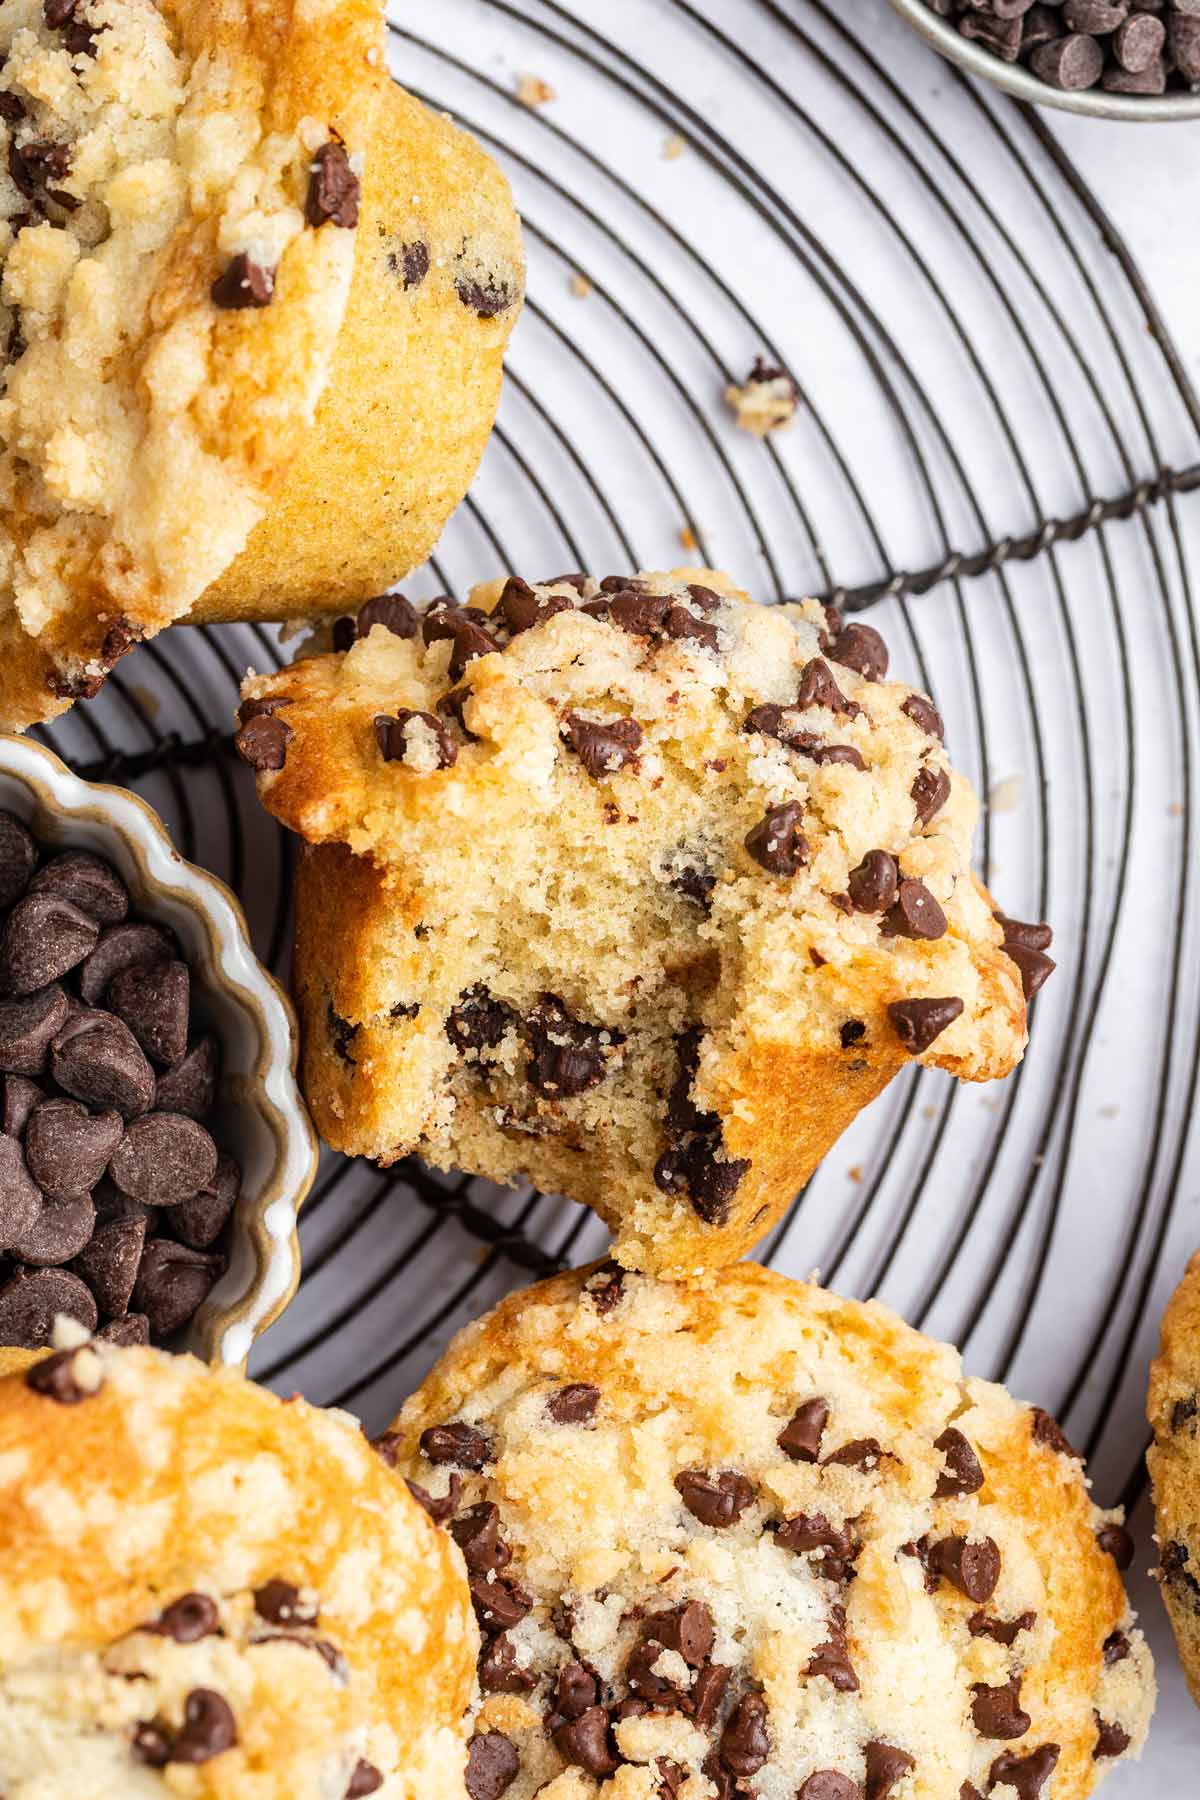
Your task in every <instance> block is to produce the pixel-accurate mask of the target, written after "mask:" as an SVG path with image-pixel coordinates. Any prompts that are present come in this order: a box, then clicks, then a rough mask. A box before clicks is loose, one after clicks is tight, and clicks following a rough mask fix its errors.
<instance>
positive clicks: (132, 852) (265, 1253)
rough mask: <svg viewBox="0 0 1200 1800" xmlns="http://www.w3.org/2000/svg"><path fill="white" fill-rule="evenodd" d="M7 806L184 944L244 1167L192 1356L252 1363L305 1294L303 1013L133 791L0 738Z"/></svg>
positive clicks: (238, 914)
mask: <svg viewBox="0 0 1200 1800" xmlns="http://www.w3.org/2000/svg"><path fill="white" fill-rule="evenodd" d="M0 808H3V809H4V810H6V811H8V812H11V813H14V814H15V815H16V817H17V818H19V819H21V820H23V821H24V823H25V824H27V825H28V826H29V828H30V830H31V831H32V832H33V833H34V835H35V836H36V837H37V838H39V839H40V840H41V842H42V843H44V844H48V845H53V846H54V847H55V848H61V849H81V850H91V851H94V852H95V853H96V854H97V855H98V856H103V857H106V858H107V859H108V861H109V862H111V863H112V865H113V867H114V868H115V869H116V870H117V872H118V874H119V875H120V877H121V879H122V881H124V882H125V883H126V885H127V886H128V888H129V892H130V896H131V898H132V900H133V906H134V910H135V911H136V912H137V913H138V914H139V915H140V916H141V917H143V918H145V919H148V920H150V921H153V922H157V923H159V924H163V925H167V926H169V927H170V928H171V930H172V931H173V932H174V933H175V935H176V936H177V937H178V939H179V942H180V944H181V945H182V947H183V951H184V954H185V956H186V958H187V961H188V963H189V964H190V965H191V969H192V974H193V977H194V984H193V1003H194V1006H195V1009H196V1015H197V1018H198V1019H199V1021H200V1022H201V1023H202V1024H203V1025H204V1027H205V1029H206V1030H208V1031H211V1032H213V1033H214V1035H215V1036H216V1038H217V1040H218V1042H219V1043H220V1046H221V1057H222V1071H221V1083H220V1089H219V1093H218V1100H217V1106H216V1109H215V1112H214V1135H215V1136H216V1137H217V1139H218V1141H219V1142H220V1144H221V1147H222V1148H223V1149H225V1150H228V1152H229V1154H230V1155H231V1156H234V1157H236V1159H237V1161H238V1162H239V1163H240V1164H241V1167H242V1175H243V1183H242V1195H241V1199H240V1200H239V1202H238V1206H237V1210H236V1212H235V1214H234V1219H233V1237H232V1243H231V1247H230V1263H229V1268H228V1269H227V1271H226V1273H225V1274H224V1276H223V1277H222V1278H221V1280H220V1281H219V1282H218V1283H217V1286H216V1287H215V1288H214V1289H213V1291H212V1293H211V1294H210V1295H209V1297H208V1299H207V1300H206V1301H205V1303H204V1305H203V1306H202V1307H201V1309H200V1311H199V1312H198V1313H197V1314H196V1317H195V1319H194V1321H193V1323H192V1325H191V1327H190V1329H189V1334H188V1341H187V1348H188V1349H190V1350H194V1351H195V1352H196V1354H197V1355H199V1356H203V1357H205V1358H207V1359H208V1360H209V1361H211V1362H221V1363H229V1364H235V1365H241V1364H244V1363H245V1361H246V1358H247V1357H248V1356H249V1354H250V1351H251V1349H252V1347H253V1345H254V1340H255V1339H256V1338H257V1337H258V1336H259V1335H260V1334H261V1333H262V1332H264V1331H265V1330H266V1328H267V1326H268V1325H270V1324H271V1322H272V1320H274V1319H276V1318H278V1316H279V1314H280V1313H281V1312H282V1311H283V1309H284V1307H285V1306H286V1305H287V1303H288V1301H289V1300H290V1299H291V1297H292V1295H293V1294H294V1293H295V1291H296V1284H297V1282H298V1280H299V1277H300V1248H299V1241H298V1238H297V1235H296V1227H297V1221H298V1217H299V1212H300V1207H301V1204H302V1202H303V1200H304V1198H305V1196H306V1195H307V1193H308V1191H309V1188H310V1187H311V1186H312V1183H313V1177H314V1176H315V1174H316V1167H317V1156H318V1148H317V1140H316V1135H315V1133H314V1131H313V1128H312V1123H311V1121H310V1119H309V1117H308V1113H307V1111H306V1110H305V1107H304V1103H303V1101H302V1100H301V1098H300V1092H299V1089H298V1087H297V1085H296V1047H297V1029H296V1019H295V1014H294V1013H293V1011H292V1007H291V1003H290V1001H289V1000H288V998H287V996H286V995H285V994H284V992H283V990H282V988H281V987H280V986H279V984H278V983H277V982H276V981H275V980H274V978H273V977H272V976H271V975H270V974H268V972H267V970H266V969H264V968H263V966H262V964H261V963H260V962H259V961H258V959H257V957H256V956H255V954H254V951H253V950H252V949H251V947H250V937H249V932H248V929H247V926H246V918H245V914H244V913H243V912H242V909H241V907H240V906H239V904H238V902H237V901H236V900H235V899H234V897H233V895H232V894H231V893H230V891H229V889H228V888H227V887H226V886H225V884H224V883H223V882H221V881H218V880H217V878H216V877H215V876H214V875H210V874H208V872H207V871H206V870H204V869H199V868H197V867H196V866H195V865H194V864H193V863H189V862H185V861H184V859H183V858H182V857H181V856H180V854H179V852H178V851H177V850H176V849H175V847H174V845H173V844H172V843H171V840H170V838H169V836H168V835H167V829H166V826H165V825H164V824H163V822H162V820H161V819H160V818H159V817H158V815H157V813H155V812H154V811H153V809H152V808H151V807H149V806H147V805H146V803H145V801H144V800H139V799H138V797H137V796H136V795H135V794H130V793H128V792H126V790H125V789H124V788H115V787H103V786H101V785H99V784H97V783H93V782H89V781H82V780H80V778H79V777H78V776H77V775H73V774H72V773H71V771H70V770H69V769H68V768H67V766H66V764H65V763H62V762H60V761H59V759H58V757H57V756H54V755H53V754H52V753H51V752H50V751H49V750H44V749H43V748H42V747H41V746H40V745H39V744H35V743H33V742H32V741H31V740H30V739H29V738H22V737H11V736H8V735H5V734H3V733H0Z"/></svg>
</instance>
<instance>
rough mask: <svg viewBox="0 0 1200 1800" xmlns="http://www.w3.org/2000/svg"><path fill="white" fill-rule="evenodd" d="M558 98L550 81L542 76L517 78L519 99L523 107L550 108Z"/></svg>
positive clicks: (521, 76)
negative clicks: (552, 101)
mask: <svg viewBox="0 0 1200 1800" xmlns="http://www.w3.org/2000/svg"><path fill="white" fill-rule="evenodd" d="M556 98H557V96H556V94H555V92H554V89H553V88H552V87H551V86H550V83H549V82H548V81H543V80H542V78H541V76H540V75H520V76H518V77H517V99H518V100H519V101H520V102H521V105H522V106H534V107H536V106H548V105H549V103H550V101H551V100H554V99H556Z"/></svg>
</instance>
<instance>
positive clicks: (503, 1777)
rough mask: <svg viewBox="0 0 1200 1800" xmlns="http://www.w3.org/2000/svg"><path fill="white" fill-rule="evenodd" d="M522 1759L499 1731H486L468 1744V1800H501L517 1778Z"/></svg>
mask: <svg viewBox="0 0 1200 1800" xmlns="http://www.w3.org/2000/svg"><path fill="white" fill-rule="evenodd" d="M520 1767H521V1759H520V1757H519V1756H518V1755H517V1752H516V1749H515V1747H514V1746H513V1745H512V1744H511V1743H510V1742H509V1740H508V1738H506V1737H504V1736H503V1735H502V1734H501V1733H500V1732H499V1731H485V1732H483V1733H482V1734H480V1735H479V1736H476V1737H473V1738H472V1739H471V1741H470V1743H469V1745H468V1746H467V1776H466V1781H467V1793H468V1794H469V1795H470V1797H471V1800H500V1795H501V1794H503V1793H505V1792H506V1791H507V1789H509V1788H510V1787H511V1786H512V1784H513V1782H514V1781H515V1780H516V1778H517V1774H518V1771H519V1770H520Z"/></svg>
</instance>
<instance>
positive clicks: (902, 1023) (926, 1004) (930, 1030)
mask: <svg viewBox="0 0 1200 1800" xmlns="http://www.w3.org/2000/svg"><path fill="white" fill-rule="evenodd" d="M962 1009H963V1003H962V1001H961V1000H959V999H955V998H949V997H948V998H946V999H944V1000H893V1001H892V1003H891V1005H890V1006H889V1007H888V1018H889V1019H890V1020H891V1021H892V1025H893V1027H894V1029H895V1032H896V1036H897V1037H898V1038H899V1039H900V1042H901V1044H902V1046H903V1048H904V1049H905V1050H907V1052H908V1054H909V1055H910V1056H923V1055H924V1054H925V1052H926V1050H928V1048H929V1046H930V1045H931V1044H932V1043H933V1041H934V1039H935V1038H939V1037H941V1035H942V1033H943V1031H945V1030H946V1028H947V1026H949V1025H953V1023H954V1021H955V1019H957V1018H958V1016H959V1014H960V1013H961V1012H962Z"/></svg>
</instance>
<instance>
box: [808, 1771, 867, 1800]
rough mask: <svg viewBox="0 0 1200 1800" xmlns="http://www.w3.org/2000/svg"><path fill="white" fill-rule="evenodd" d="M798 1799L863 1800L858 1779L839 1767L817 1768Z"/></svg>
mask: <svg viewBox="0 0 1200 1800" xmlns="http://www.w3.org/2000/svg"><path fill="white" fill-rule="evenodd" d="M796 1800H863V1791H862V1789H861V1788H860V1787H859V1785H858V1783H857V1781H852V1780H851V1779H850V1777H849V1775H843V1774H842V1773H841V1772H840V1771H839V1770H838V1769H817V1770H816V1771H815V1772H814V1773H813V1774H812V1775H810V1776H809V1778H808V1780H807V1781H806V1782H805V1783H804V1785H803V1786H802V1787H801V1789H800V1791H799V1792H798V1793H797V1795H796Z"/></svg>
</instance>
